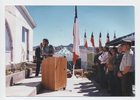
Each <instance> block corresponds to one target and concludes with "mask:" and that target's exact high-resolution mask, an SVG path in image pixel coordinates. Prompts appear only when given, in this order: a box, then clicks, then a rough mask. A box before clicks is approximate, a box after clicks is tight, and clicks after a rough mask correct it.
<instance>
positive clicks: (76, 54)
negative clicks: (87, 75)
mask: <svg viewBox="0 0 140 100" xmlns="http://www.w3.org/2000/svg"><path fill="white" fill-rule="evenodd" d="M79 45H80V38H79V24H78V18H77V6H75V17H74V25H73V65H75V63H76V60H77V58H79V55H80V51H79Z"/></svg>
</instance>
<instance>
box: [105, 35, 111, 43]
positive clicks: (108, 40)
mask: <svg viewBox="0 0 140 100" xmlns="http://www.w3.org/2000/svg"><path fill="white" fill-rule="evenodd" d="M106 42H110V39H109V33H107V40H106Z"/></svg>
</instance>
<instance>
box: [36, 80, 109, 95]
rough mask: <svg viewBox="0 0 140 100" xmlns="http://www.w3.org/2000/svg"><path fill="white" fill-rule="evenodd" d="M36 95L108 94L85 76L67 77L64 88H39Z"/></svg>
mask: <svg viewBox="0 0 140 100" xmlns="http://www.w3.org/2000/svg"><path fill="white" fill-rule="evenodd" d="M36 96H51V97H54V96H110V94H109V93H108V92H107V90H105V89H101V88H100V86H99V85H98V84H97V83H96V82H94V81H90V80H88V79H87V78H83V79H82V78H78V79H75V80H73V79H70V78H67V87H66V90H58V91H50V90H44V89H43V90H41V91H40V92H39V94H37V95H36Z"/></svg>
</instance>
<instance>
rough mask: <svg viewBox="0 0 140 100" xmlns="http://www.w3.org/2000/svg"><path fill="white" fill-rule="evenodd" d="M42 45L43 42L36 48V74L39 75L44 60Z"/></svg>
mask: <svg viewBox="0 0 140 100" xmlns="http://www.w3.org/2000/svg"><path fill="white" fill-rule="evenodd" d="M42 47H43V44H42V43H40V47H38V48H36V50H35V55H36V57H37V64H36V74H35V76H38V74H39V71H40V64H41V62H42V60H43V58H42Z"/></svg>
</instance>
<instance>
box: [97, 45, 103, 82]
mask: <svg viewBox="0 0 140 100" xmlns="http://www.w3.org/2000/svg"><path fill="white" fill-rule="evenodd" d="M102 53H103V47H102V46H100V47H99V53H98V54H97V56H96V60H95V61H96V63H95V65H96V66H97V71H98V74H97V80H96V81H97V82H98V83H101V68H100V66H101V63H100V60H99V59H98V57H99V56H100V55H101V54H102Z"/></svg>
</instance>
